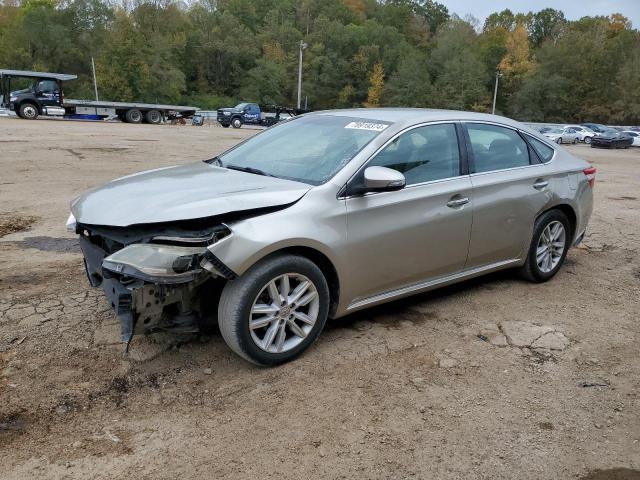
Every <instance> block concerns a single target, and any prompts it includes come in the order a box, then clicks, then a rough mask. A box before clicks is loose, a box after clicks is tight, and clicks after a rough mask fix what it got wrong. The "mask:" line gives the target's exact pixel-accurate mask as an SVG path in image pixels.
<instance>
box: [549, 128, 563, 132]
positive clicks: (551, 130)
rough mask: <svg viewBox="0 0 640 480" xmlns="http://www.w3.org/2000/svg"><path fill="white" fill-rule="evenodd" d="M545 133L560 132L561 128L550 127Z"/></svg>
mask: <svg viewBox="0 0 640 480" xmlns="http://www.w3.org/2000/svg"><path fill="white" fill-rule="evenodd" d="M547 133H562V130H560V129H559V128H550V129H549V130H548V131H547Z"/></svg>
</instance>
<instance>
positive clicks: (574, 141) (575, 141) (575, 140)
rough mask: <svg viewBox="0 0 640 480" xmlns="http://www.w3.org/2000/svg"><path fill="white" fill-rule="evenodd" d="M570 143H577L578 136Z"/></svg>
mask: <svg viewBox="0 0 640 480" xmlns="http://www.w3.org/2000/svg"><path fill="white" fill-rule="evenodd" d="M571 143H573V144H574V145H575V144H576V143H578V137H575V138H574V139H573V142H571Z"/></svg>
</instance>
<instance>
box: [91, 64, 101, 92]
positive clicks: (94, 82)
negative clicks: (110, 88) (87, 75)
mask: <svg viewBox="0 0 640 480" xmlns="http://www.w3.org/2000/svg"><path fill="white" fill-rule="evenodd" d="M91 69H92V70H93V89H94V90H95V92H96V102H99V101H100V100H99V99H98V82H97V81H96V64H95V63H94V62H93V57H91Z"/></svg>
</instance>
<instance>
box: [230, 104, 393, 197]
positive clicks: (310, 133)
mask: <svg viewBox="0 0 640 480" xmlns="http://www.w3.org/2000/svg"><path fill="white" fill-rule="evenodd" d="M389 125H390V124H389V123H388V122H382V121H379V120H365V119H361V118H353V117H342V116H332V115H309V116H303V117H300V118H294V119H292V120H290V121H288V122H285V123H282V124H278V125H276V126H274V127H272V128H269V129H267V130H265V131H264V132H262V133H260V134H259V135H256V136H255V137H252V138H250V139H249V140H247V141H245V142H243V143H241V144H240V145H238V146H237V147H235V148H232V149H231V150H229V151H227V152H225V153H224V154H222V155H220V157H219V158H218V159H217V161H218V163H219V164H220V165H221V166H223V167H226V168H231V169H237V170H245V171H248V172H249V173H256V174H261V175H268V176H273V177H279V178H286V179H289V180H295V181H299V182H304V183H308V184H311V185H320V184H322V183H325V182H326V181H327V180H329V179H330V178H331V177H333V176H334V175H335V174H336V173H337V172H338V171H339V170H340V169H342V167H344V166H345V165H346V164H347V163H349V161H350V160H351V159H352V158H353V157H354V156H355V155H356V153H358V152H359V151H360V150H361V149H362V148H363V147H364V146H365V145H367V144H368V143H369V142H370V141H371V140H373V139H374V138H375V137H377V136H378V135H379V134H380V133H381V132H382V131H383V130H384V129H385V128H387V127H388V126H389Z"/></svg>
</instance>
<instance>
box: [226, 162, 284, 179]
mask: <svg viewBox="0 0 640 480" xmlns="http://www.w3.org/2000/svg"><path fill="white" fill-rule="evenodd" d="M224 168H228V169H229V170H238V171H239V172H246V173H253V174H255V175H263V176H265V177H275V175H271V174H270V173H267V172H265V171H264V170H260V169H259V168H253V167H241V166H240V165H225V166H224ZM276 178H277V177H276Z"/></svg>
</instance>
